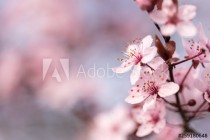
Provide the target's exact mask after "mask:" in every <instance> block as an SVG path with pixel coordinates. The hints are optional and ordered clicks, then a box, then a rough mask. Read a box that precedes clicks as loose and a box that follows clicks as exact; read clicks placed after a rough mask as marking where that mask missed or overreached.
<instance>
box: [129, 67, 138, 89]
mask: <svg viewBox="0 0 210 140" xmlns="http://www.w3.org/2000/svg"><path fill="white" fill-rule="evenodd" d="M140 71H141V66H140V64H137V65H134V68H133V71H132V73H131V75H130V82H131V85H134V84H135V83H136V81H138V80H139V77H140Z"/></svg>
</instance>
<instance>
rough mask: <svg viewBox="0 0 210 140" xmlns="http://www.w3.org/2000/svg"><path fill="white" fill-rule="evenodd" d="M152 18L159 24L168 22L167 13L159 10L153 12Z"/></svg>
mask: <svg viewBox="0 0 210 140" xmlns="http://www.w3.org/2000/svg"><path fill="white" fill-rule="evenodd" d="M150 18H151V19H152V20H153V21H154V22H156V23H158V24H165V23H166V22H167V20H168V19H167V15H166V14H165V12H162V11H159V10H157V11H153V12H151V13H150Z"/></svg>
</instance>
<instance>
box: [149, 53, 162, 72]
mask: <svg viewBox="0 0 210 140" xmlns="http://www.w3.org/2000/svg"><path fill="white" fill-rule="evenodd" d="M163 63H164V60H163V59H162V58H161V57H159V56H157V57H155V58H154V59H153V60H152V61H151V62H149V65H150V66H151V67H152V68H154V69H155V70H156V69H157V68H158V67H159V66H160V65H161V64H163Z"/></svg>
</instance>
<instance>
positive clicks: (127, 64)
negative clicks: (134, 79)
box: [112, 60, 134, 73]
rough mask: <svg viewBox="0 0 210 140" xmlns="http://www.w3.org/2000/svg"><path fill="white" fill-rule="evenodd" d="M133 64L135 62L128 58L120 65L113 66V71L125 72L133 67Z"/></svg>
mask: <svg viewBox="0 0 210 140" xmlns="http://www.w3.org/2000/svg"><path fill="white" fill-rule="evenodd" d="M133 64H134V63H133V62H131V61H129V60H128V61H126V62H123V63H122V64H121V65H120V66H119V67H117V68H112V71H113V72H115V73H125V72H127V71H129V70H130V69H131V68H132V66H133Z"/></svg>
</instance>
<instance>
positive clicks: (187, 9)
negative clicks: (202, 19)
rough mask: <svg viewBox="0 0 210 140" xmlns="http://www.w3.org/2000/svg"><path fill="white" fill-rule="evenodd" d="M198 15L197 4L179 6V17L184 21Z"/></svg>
mask: <svg viewBox="0 0 210 140" xmlns="http://www.w3.org/2000/svg"><path fill="white" fill-rule="evenodd" d="M195 16H196V6H194V5H182V6H180V7H179V12H178V17H179V18H180V19H182V20H184V21H189V20H191V19H193V18H194V17H195Z"/></svg>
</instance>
